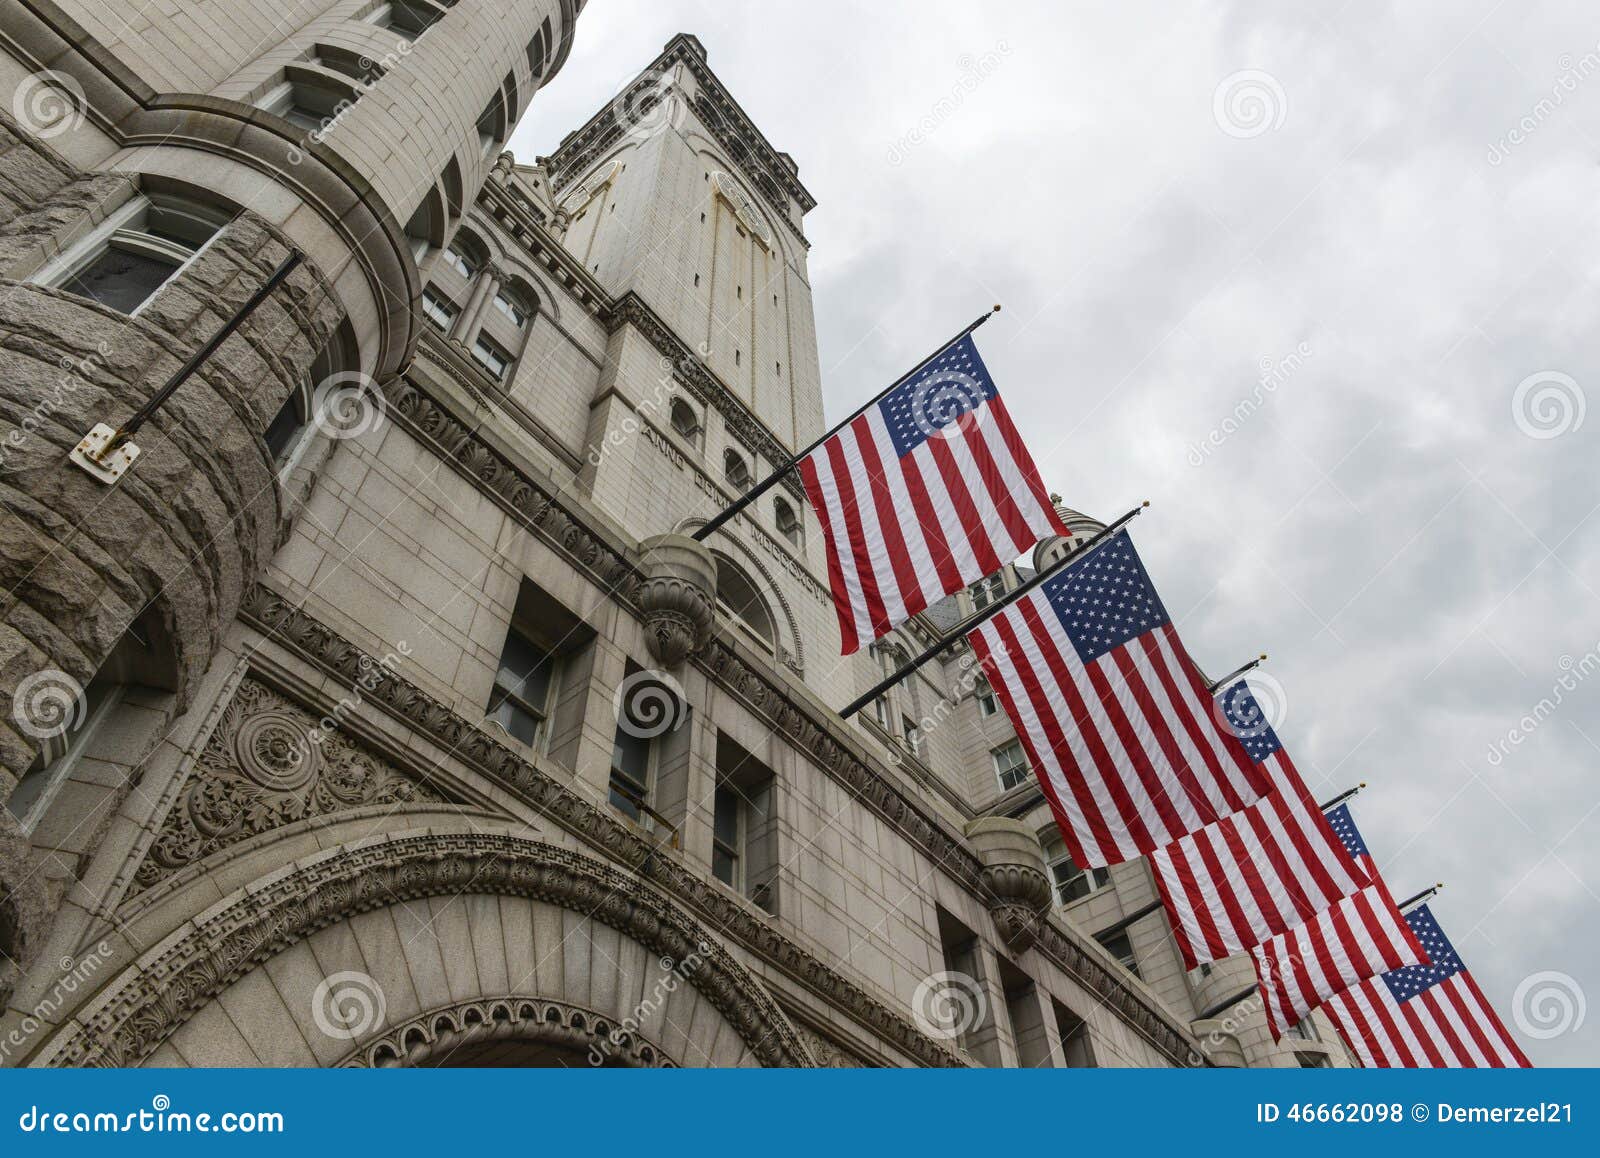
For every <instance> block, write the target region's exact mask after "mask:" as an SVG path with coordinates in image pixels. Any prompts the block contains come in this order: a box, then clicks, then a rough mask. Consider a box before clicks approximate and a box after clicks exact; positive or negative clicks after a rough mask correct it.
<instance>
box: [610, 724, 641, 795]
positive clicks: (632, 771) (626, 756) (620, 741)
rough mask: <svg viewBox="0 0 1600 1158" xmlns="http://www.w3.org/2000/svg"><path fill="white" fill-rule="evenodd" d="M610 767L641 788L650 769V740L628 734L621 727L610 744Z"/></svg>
mask: <svg viewBox="0 0 1600 1158" xmlns="http://www.w3.org/2000/svg"><path fill="white" fill-rule="evenodd" d="M611 767H612V768H614V769H616V770H617V771H619V772H623V773H625V774H626V775H627V777H628V779H630V780H632V781H633V782H634V783H635V784H636V785H638V787H639V788H640V789H641V792H640V795H643V792H642V789H643V788H644V784H645V779H646V777H647V775H648V773H649V771H650V741H649V740H645V739H640V738H639V737H638V736H630V735H629V734H628V733H627V732H624V731H623V730H622V729H621V728H618V729H617V734H616V738H615V739H614V740H613V741H612V746H611Z"/></svg>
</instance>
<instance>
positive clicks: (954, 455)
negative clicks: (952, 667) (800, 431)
mask: <svg viewBox="0 0 1600 1158" xmlns="http://www.w3.org/2000/svg"><path fill="white" fill-rule="evenodd" d="M800 477H801V479H802V481H803V482H804V483H805V488H806V495H807V496H808V497H809V498H810V500H811V506H812V508H813V509H814V510H815V511H816V513H817V518H818V519H819V520H820V521H821V523H822V534H823V540H824V542H825V543H826V546H827V553H828V579H829V583H830V585H831V587H832V589H833V602H834V608H835V610H836V611H837V612H838V615H839V635H840V641H841V645H842V651H843V654H845V655H849V654H850V653H851V652H854V651H857V650H859V649H860V647H861V646H862V644H864V643H870V642H871V641H872V640H874V639H877V638H878V637H879V636H882V635H885V634H887V633H888V632H890V631H892V630H894V628H896V627H897V626H899V625H900V624H901V623H904V622H905V621H906V620H907V619H909V618H910V617H911V616H913V615H916V614H917V613H918V612H920V611H924V610H926V609H927V607H928V606H929V605H930V604H931V603H934V602H936V601H937V600H939V599H942V598H944V596H946V595H951V594H954V593H955V592H957V591H959V590H961V589H962V588H963V587H965V586H967V585H968V584H970V583H973V582H976V581H977V580H979V579H982V578H983V577H984V576H985V575H992V574H994V573H995V572H996V571H998V570H1000V568H1001V567H1003V566H1005V565H1006V564H1007V563H1009V562H1011V561H1012V560H1013V559H1015V558H1017V557H1018V556H1019V555H1021V554H1023V553H1024V552H1025V551H1027V550H1028V549H1029V548H1030V547H1032V546H1033V545H1034V544H1035V543H1037V542H1038V541H1039V540H1040V539H1043V538H1047V537H1050V536H1056V535H1061V536H1066V535H1070V534H1071V532H1070V531H1068V530H1067V528H1066V525H1065V524H1064V523H1063V522H1062V521H1061V516H1060V515H1058V514H1057V513H1056V511H1055V508H1054V507H1053V506H1051V504H1050V496H1049V495H1048V494H1047V493H1046V491H1045V487H1044V482H1043V480H1042V479H1041V478H1040V477H1039V470H1038V468H1037V467H1036V466H1034V463H1033V458H1032V456H1031V455H1029V453H1028V449H1027V447H1026V446H1024V445H1023V443H1022V437H1021V435H1019V434H1018V433H1017V430H1016V427H1015V426H1014V425H1013V424H1012V421H1011V417H1010V415H1009V414H1008V413H1007V412H1006V407H1005V403H1004V402H1003V401H1002V400H1001V399H1000V398H999V397H998V396H997V397H994V398H991V399H989V400H988V401H987V402H986V403H984V404H983V405H982V406H980V407H978V409H977V410H974V411H973V412H971V413H970V414H967V415H965V416H964V417H963V418H961V419H960V420H959V421H957V422H954V423H952V424H951V425H950V426H948V427H946V428H945V429H944V430H942V431H940V432H939V433H937V434H935V435H934V436H933V437H931V438H929V439H928V440H927V441H925V442H923V443H922V444H921V445H919V446H917V447H915V448H914V449H913V450H912V451H911V453H909V454H907V455H906V456H905V457H904V458H900V457H898V456H897V455H896V453H895V446H894V443H893V441H891V439H890V437H889V431H888V429H887V427H886V426H885V424H884V419H883V413H882V411H881V410H880V408H879V407H877V406H870V407H868V408H867V410H866V411H865V412H864V413H862V414H860V415H858V416H857V417H856V418H855V419H854V420H853V421H851V422H850V424H849V425H848V426H846V427H845V428H844V429H843V430H841V431H840V432H839V433H838V434H836V435H834V436H833V437H832V438H830V439H828V441H827V442H825V443H823V444H822V445H821V446H820V447H818V448H817V449H816V450H814V451H812V453H811V454H809V455H808V456H806V458H804V459H802V460H801V462H800Z"/></svg>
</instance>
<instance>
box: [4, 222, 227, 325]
mask: <svg viewBox="0 0 1600 1158" xmlns="http://www.w3.org/2000/svg"><path fill="white" fill-rule="evenodd" d="M231 217H232V215H231V214H229V213H226V212H223V211H221V210H216V209H212V208H210V207H206V206H198V205H194V204H192V203H189V202H185V201H180V200H176V199H173V198H168V197H165V196H160V195H151V196H149V197H140V198H136V199H135V200H134V201H132V202H131V203H129V204H128V205H126V206H124V207H123V208H121V209H120V210H118V211H117V212H116V213H114V214H113V215H112V216H111V218H110V219H109V220H108V221H107V222H106V223H105V224H103V225H102V226H101V227H100V228H99V229H97V230H96V231H95V232H94V233H93V234H91V235H90V236H89V238H87V239H86V240H85V241H84V242H82V243H80V244H79V245H76V246H74V247H73V248H72V249H70V250H69V251H68V252H67V253H66V254H64V255H63V256H62V257H60V258H57V259H56V260H55V261H53V262H51V263H50V264H49V265H47V266H46V267H45V268H44V269H42V270H40V271H39V274H38V275H37V277H36V279H35V280H37V281H39V282H41V283H43V284H45V285H54V286H59V287H60V288H61V289H64V290H66V291H67V292H68V293H72V294H77V295H78V296H79V297H85V298H89V299H90V300H91V301H96V302H99V303H100V304H101V305H103V306H109V307H110V308H111V309H114V310H118V311H120V312H122V313H125V314H132V313H134V312H136V311H137V310H138V309H139V307H140V306H142V305H144V303H145V302H147V301H148V300H149V299H150V298H151V297H152V296H153V295H154V294H155V292H156V291H157V290H158V289H160V288H161V287H162V286H163V285H165V284H166V282H167V279H168V278H170V277H171V276H172V275H173V274H174V273H176V272H177V271H178V268H179V267H180V266H182V265H183V263H184V262H186V261H188V260H189V258H191V257H193V256H194V254H195V252H196V251H197V250H198V249H199V248H200V247H201V246H203V245H204V244H205V243H206V242H207V241H208V240H210V239H211V237H212V236H213V235H214V234H215V233H216V232H217V230H218V229H220V228H221V227H222V226H223V225H225V224H227V222H228V221H229V220H230V219H231Z"/></svg>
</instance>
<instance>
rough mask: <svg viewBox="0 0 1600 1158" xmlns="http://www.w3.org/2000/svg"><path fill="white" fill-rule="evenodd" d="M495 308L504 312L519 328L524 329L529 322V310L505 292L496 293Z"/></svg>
mask: <svg viewBox="0 0 1600 1158" xmlns="http://www.w3.org/2000/svg"><path fill="white" fill-rule="evenodd" d="M494 308H495V309H497V310H499V311H500V312H501V313H502V314H504V315H505V316H506V317H507V318H508V319H509V320H510V322H511V324H512V325H513V326H515V327H517V329H519V330H520V329H522V327H523V326H526V325H527V324H528V311H527V309H526V308H525V307H524V306H523V305H522V304H521V303H520V302H517V301H514V300H512V299H511V298H509V297H507V296H506V295H505V294H504V293H497V294H495V295H494Z"/></svg>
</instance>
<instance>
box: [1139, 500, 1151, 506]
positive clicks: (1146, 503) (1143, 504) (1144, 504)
mask: <svg viewBox="0 0 1600 1158" xmlns="http://www.w3.org/2000/svg"><path fill="white" fill-rule="evenodd" d="M1139 505H1140V506H1141V507H1148V506H1149V505H1150V500H1149V499H1145V501H1144V502H1142V503H1140V504H1139Z"/></svg>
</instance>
